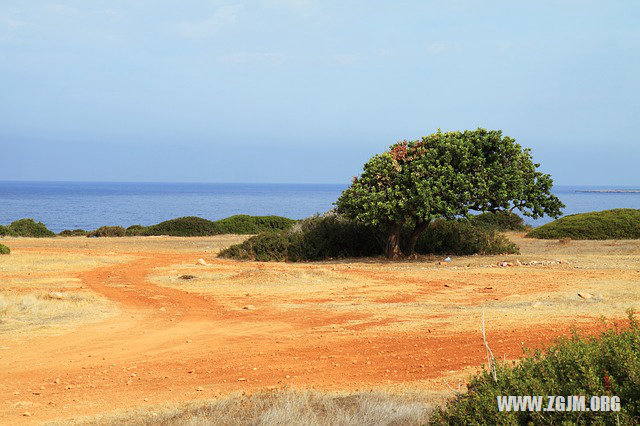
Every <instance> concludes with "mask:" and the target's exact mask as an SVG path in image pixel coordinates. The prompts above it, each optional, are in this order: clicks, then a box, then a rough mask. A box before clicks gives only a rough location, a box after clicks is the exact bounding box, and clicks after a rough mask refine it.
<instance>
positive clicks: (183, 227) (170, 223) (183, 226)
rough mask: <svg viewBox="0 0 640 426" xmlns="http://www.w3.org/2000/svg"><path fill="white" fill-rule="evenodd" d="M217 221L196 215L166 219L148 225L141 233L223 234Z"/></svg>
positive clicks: (191, 235) (173, 234) (196, 235)
mask: <svg viewBox="0 0 640 426" xmlns="http://www.w3.org/2000/svg"><path fill="white" fill-rule="evenodd" d="M221 233H222V232H220V227H219V226H218V224H216V222H212V221H210V220H207V219H203V218H201V217H196V216H187V217H179V218H177V219H171V220H165V221H164V222H160V223H158V224H157V225H151V226H148V227H147V228H146V229H144V231H142V233H141V235H172V236H176V237H202V236H208V235H218V234H221Z"/></svg>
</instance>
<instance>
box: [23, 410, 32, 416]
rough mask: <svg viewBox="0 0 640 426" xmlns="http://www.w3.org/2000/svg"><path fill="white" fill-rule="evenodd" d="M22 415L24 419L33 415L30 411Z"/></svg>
mask: <svg viewBox="0 0 640 426" xmlns="http://www.w3.org/2000/svg"><path fill="white" fill-rule="evenodd" d="M22 415H23V416H24V417H31V413H30V412H28V411H25V412H24V413H22Z"/></svg>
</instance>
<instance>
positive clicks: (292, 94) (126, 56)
mask: <svg viewBox="0 0 640 426" xmlns="http://www.w3.org/2000/svg"><path fill="white" fill-rule="evenodd" d="M638 22H640V2H635V1H608V2H603V1H577V0H575V1H565V0H558V1H462V0H453V1H384V2H383V1H344V0H343V1H329V0H325V1H313V0H263V1H261V0H255V1H244V2H243V1H180V2H178V1H171V2H170V1H145V0H140V1H135V2H132V1H118V0H110V1H91V2H87V1H58V2H56V1H52V2H49V1H37V0H31V1H28V2H27V1H24V0H19V1H12V0H3V1H2V3H1V4H0V85H1V86H0V89H1V93H2V94H1V95H0V96H1V99H2V102H0V145H1V150H0V156H2V157H3V161H2V162H1V164H2V166H1V167H0V180H83V181H87V180H89V181H200V182H318V183H320V182H327V183H329V182H331V183H334V182H335V183H345V182H348V180H349V178H350V177H351V176H353V175H355V174H357V173H359V171H360V170H361V167H362V164H363V163H364V162H365V161H366V160H367V159H368V158H369V157H370V156H371V155H373V154H375V153H377V152H381V151H383V150H384V149H385V148H386V147H387V146H388V145H390V144H392V143H393V142H395V141H396V140H400V139H405V138H406V139H411V138H418V137H420V136H421V135H426V134H429V133H432V132H433V131H435V130H437V129H438V128H442V129H443V130H457V129H467V128H470V129H471V128H476V127H485V128H492V129H496V128H497V129H503V130H504V132H505V133H506V134H508V135H510V136H512V137H515V138H516V139H517V140H518V142H520V143H521V144H522V145H524V146H528V147H531V148H532V149H533V153H534V157H535V159H536V161H538V162H540V163H542V169H543V170H544V171H546V172H549V173H551V174H552V175H553V176H554V178H555V181H556V183H558V184H586V185H595V184H603V185H640V168H639V167H638V165H637V163H638V159H639V158H640V138H639V137H638V132H637V130H636V126H637V124H638V119H639V117H640V25H638Z"/></svg>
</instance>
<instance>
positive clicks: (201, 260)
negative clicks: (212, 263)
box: [198, 258, 209, 266]
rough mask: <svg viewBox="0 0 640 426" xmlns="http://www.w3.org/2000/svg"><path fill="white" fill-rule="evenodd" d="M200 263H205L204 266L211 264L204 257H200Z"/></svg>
mask: <svg viewBox="0 0 640 426" xmlns="http://www.w3.org/2000/svg"><path fill="white" fill-rule="evenodd" d="M198 264H200V265H203V266H207V265H209V264H208V263H207V261H206V260H204V259H202V258H200V259H198Z"/></svg>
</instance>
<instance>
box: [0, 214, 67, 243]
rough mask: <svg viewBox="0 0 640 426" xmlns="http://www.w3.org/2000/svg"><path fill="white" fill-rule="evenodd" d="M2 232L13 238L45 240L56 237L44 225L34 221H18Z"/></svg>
mask: <svg viewBox="0 0 640 426" xmlns="http://www.w3.org/2000/svg"><path fill="white" fill-rule="evenodd" d="M2 232H6V235H10V236H13V237H32V238H45V237H55V236H56V234H55V233H54V232H53V231H50V230H49V229H47V227H46V226H45V225H44V223H42V222H36V221H35V220H33V219H19V220H16V221H15V222H12V223H11V224H10V225H9V226H7V227H5V230H4V231H2Z"/></svg>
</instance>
